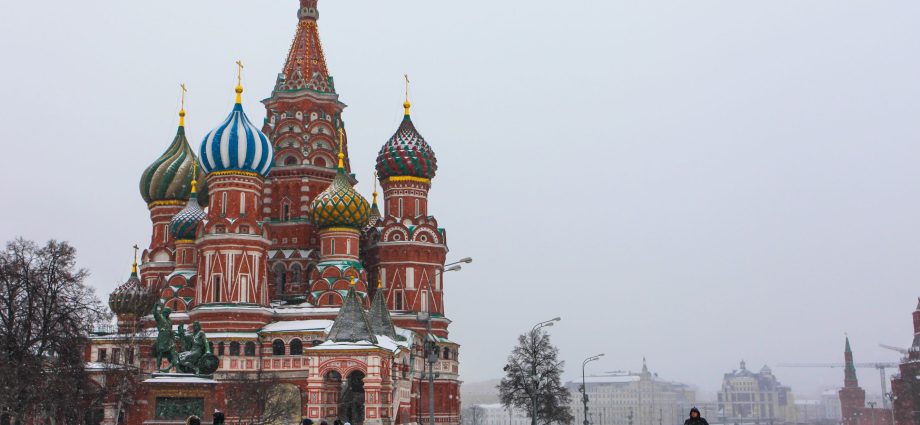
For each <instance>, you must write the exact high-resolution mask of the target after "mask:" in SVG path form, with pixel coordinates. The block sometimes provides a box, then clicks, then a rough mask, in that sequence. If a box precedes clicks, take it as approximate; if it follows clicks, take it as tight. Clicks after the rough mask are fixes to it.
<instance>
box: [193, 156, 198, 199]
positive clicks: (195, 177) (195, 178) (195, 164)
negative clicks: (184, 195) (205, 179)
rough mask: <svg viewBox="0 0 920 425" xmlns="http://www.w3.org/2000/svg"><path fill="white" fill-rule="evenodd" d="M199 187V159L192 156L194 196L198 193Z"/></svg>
mask: <svg viewBox="0 0 920 425" xmlns="http://www.w3.org/2000/svg"><path fill="white" fill-rule="evenodd" d="M197 187H198V158H196V157H195V155H192V195H194V194H195V193H197V190H195V189H196V188H197Z"/></svg>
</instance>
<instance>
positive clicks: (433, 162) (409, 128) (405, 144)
mask: <svg viewBox="0 0 920 425" xmlns="http://www.w3.org/2000/svg"><path fill="white" fill-rule="evenodd" d="M410 106H411V105H410V103H409V100H408V99H406V103H404V104H403V107H404V108H405V109H406V114H405V115H404V116H403V120H402V123H400V124H399V128H398V129H397V130H396V133H395V134H393V137H390V140H388V141H387V142H386V144H384V145H383V147H382V148H380V152H379V153H378V154H377V174H378V175H379V176H380V178H381V179H386V178H390V177H396V176H407V177H418V178H423V179H431V178H434V174H435V172H436V171H437V170H438V160H437V158H435V156H434V151H433V150H431V146H428V143H427V142H425V139H424V138H423V137H422V135H421V134H419V133H418V131H417V130H416V129H415V125H413V124H412V119H411V118H410V117H409V107H410Z"/></svg>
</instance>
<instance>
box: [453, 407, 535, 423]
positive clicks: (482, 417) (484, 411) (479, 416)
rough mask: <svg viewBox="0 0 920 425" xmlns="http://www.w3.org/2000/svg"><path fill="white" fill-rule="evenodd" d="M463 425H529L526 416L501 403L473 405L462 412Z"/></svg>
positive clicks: (528, 419)
mask: <svg viewBox="0 0 920 425" xmlns="http://www.w3.org/2000/svg"><path fill="white" fill-rule="evenodd" d="M463 424H464V425H530V418H528V417H527V414H526V413H524V412H522V411H520V410H518V409H509V408H507V407H505V406H502V405H501V403H494V404H475V405H472V406H470V407H469V408H467V409H464V411H463Z"/></svg>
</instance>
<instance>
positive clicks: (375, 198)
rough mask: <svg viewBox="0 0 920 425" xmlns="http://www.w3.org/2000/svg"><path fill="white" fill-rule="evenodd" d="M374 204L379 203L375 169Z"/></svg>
mask: <svg viewBox="0 0 920 425" xmlns="http://www.w3.org/2000/svg"><path fill="white" fill-rule="evenodd" d="M374 205H377V172H376V171H374Z"/></svg>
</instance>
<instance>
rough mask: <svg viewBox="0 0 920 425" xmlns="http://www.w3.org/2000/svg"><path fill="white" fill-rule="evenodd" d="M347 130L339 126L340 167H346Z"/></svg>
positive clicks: (341, 168) (342, 168)
mask: <svg viewBox="0 0 920 425" xmlns="http://www.w3.org/2000/svg"><path fill="white" fill-rule="evenodd" d="M343 146H345V130H344V129H342V128H339V169H340V170H344V169H345V149H344V147H343Z"/></svg>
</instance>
